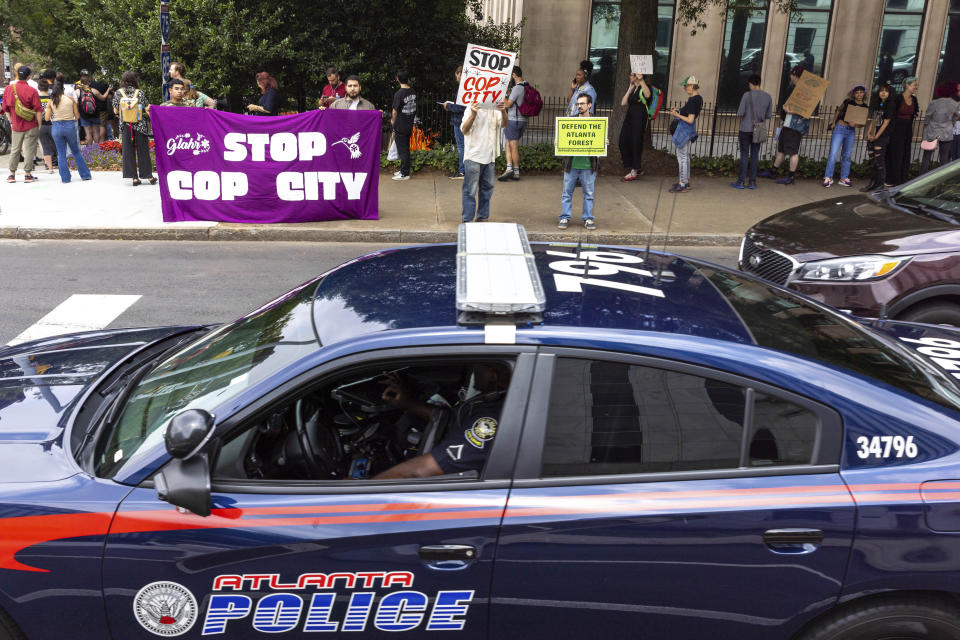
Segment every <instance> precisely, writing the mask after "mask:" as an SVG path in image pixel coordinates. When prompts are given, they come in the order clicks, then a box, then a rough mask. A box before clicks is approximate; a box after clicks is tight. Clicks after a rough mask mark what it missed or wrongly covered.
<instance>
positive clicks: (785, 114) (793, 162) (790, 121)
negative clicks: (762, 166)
mask: <svg viewBox="0 0 960 640" xmlns="http://www.w3.org/2000/svg"><path fill="white" fill-rule="evenodd" d="M803 70H804V69H803V65H800V64H798V65H797V66H795V67H794V68H793V69H792V70H791V71H790V86H791V87H793V86H794V85H796V84H797V80H799V79H800V76H802V75H803ZM780 118H781V119H782V120H783V125H782V126H781V127H780V137H779V138H778V139H777V155H776V157H775V158H774V159H773V170H772V171H761V172H760V173H758V174H757V175H758V176H760V177H762V178H776V177H777V172H778V171H779V170H780V165H782V164H783V160H784V158H789V159H790V160H789V163H788V166H789V168H790V172H789V173H788V174H787V175H785V176H784V177H782V178H780V179H779V180H777V184H793V183H794V181H795V180H796V176H797V166H799V164H800V143H801V142H803V136H805V135H807V132H808V131H810V118H804V117H803V116H801V115H800V114H797V113H794V112H793V111H792V110H791V109H790V108H789V107H787V105H786V104H784V105H783V106H781V107H780Z"/></svg>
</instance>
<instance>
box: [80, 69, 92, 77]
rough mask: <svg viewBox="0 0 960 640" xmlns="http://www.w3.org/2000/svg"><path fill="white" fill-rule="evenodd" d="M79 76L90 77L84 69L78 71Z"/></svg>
mask: <svg viewBox="0 0 960 640" xmlns="http://www.w3.org/2000/svg"><path fill="white" fill-rule="evenodd" d="M80 75H82V76H88V75H90V72H89V71H87V70H86V69H80Z"/></svg>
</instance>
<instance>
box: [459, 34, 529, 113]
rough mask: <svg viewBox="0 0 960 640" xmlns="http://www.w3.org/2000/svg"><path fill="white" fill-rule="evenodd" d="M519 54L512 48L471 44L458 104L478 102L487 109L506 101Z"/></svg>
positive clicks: (465, 63)
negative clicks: (511, 50) (514, 64)
mask: <svg viewBox="0 0 960 640" xmlns="http://www.w3.org/2000/svg"><path fill="white" fill-rule="evenodd" d="M516 57H517V54H515V53H511V52H510V51H500V50H499V49H491V48H490V47H481V46H479V45H475V44H468V45H467V53H466V55H464V57H463V73H462V74H461V75H460V87H459V89H457V104H462V105H470V104H473V103H474V102H478V103H479V104H480V106H481V107H483V108H485V109H493V108H495V107H496V104H497V103H498V102H503V101H504V100H506V99H507V85H508V84H509V83H510V74H511V73H512V72H513V62H514V60H515V59H516Z"/></svg>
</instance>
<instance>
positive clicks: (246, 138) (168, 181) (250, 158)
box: [150, 106, 381, 223]
mask: <svg viewBox="0 0 960 640" xmlns="http://www.w3.org/2000/svg"><path fill="white" fill-rule="evenodd" d="M150 116H151V119H152V121H153V131H154V137H155V139H156V156H157V172H158V174H159V176H160V199H161V205H162V209H163V221H164V222H178V221H182V220H216V221H222V222H248V223H271V222H311V221H323V220H343V219H350V218H357V219H365V220H376V219H377V218H378V203H379V201H378V185H379V176H380V129H381V127H380V118H381V116H380V112H379V111H349V110H346V109H344V110H329V109H328V110H326V111H309V112H307V113H303V114H299V115H291V116H277V117H256V116H247V115H238V114H233V113H223V112H218V111H214V110H212V109H198V108H194V107H160V106H156V107H151V109H150Z"/></svg>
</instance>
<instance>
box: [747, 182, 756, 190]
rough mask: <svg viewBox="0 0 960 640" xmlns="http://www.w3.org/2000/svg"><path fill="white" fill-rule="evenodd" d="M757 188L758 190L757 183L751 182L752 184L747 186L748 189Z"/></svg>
mask: <svg viewBox="0 0 960 640" xmlns="http://www.w3.org/2000/svg"><path fill="white" fill-rule="evenodd" d="M756 188H757V183H756V182H751V183H750V184H748V185H747V189H756Z"/></svg>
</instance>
